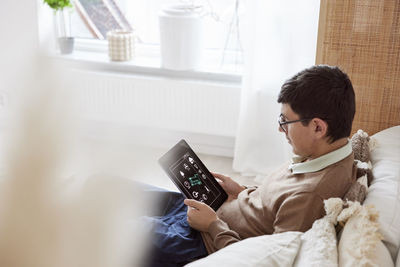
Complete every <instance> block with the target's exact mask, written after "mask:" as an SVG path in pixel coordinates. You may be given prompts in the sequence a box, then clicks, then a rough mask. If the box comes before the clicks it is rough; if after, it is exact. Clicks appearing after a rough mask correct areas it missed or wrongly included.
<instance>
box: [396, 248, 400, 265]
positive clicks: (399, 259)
mask: <svg viewBox="0 0 400 267" xmlns="http://www.w3.org/2000/svg"><path fill="white" fill-rule="evenodd" d="M396 267H400V253H399V252H397V260H396Z"/></svg>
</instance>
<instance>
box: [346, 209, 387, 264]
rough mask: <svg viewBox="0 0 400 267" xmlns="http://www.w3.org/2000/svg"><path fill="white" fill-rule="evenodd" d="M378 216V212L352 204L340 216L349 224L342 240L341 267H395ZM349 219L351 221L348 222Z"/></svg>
mask: <svg viewBox="0 0 400 267" xmlns="http://www.w3.org/2000/svg"><path fill="white" fill-rule="evenodd" d="M378 216H379V215H378V213H377V211H376V210H375V209H374V208H371V207H367V206H360V204H359V203H350V207H349V208H348V209H346V210H343V212H342V214H341V215H339V217H338V220H342V219H341V218H340V217H344V218H343V220H344V221H346V220H347V222H346V224H345V226H344V228H343V232H342V234H341V237H340V241H339V246H338V252H339V253H338V254H339V266H341V267H352V266H379V267H394V262H393V260H392V257H391V255H390V253H389V251H388V249H387V248H386V247H385V245H384V244H383V243H382V241H381V240H380V233H379V223H377V221H378V219H377V218H378ZM347 217H350V218H349V219H347Z"/></svg>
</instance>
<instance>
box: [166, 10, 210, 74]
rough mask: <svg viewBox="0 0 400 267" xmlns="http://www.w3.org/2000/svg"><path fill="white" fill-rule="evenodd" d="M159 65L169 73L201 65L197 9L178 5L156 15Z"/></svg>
mask: <svg viewBox="0 0 400 267" xmlns="http://www.w3.org/2000/svg"><path fill="white" fill-rule="evenodd" d="M159 24H160V25H159V26H160V47H161V66H162V67H163V68H166V69H171V70H180V71H184V70H195V69H198V68H199V67H200V66H201V59H202V52H203V21H202V18H201V17H200V14H199V12H198V7H193V6H192V5H188V4H186V5H185V4H177V5H170V6H167V7H165V8H164V9H163V10H162V11H161V12H160V14H159Z"/></svg>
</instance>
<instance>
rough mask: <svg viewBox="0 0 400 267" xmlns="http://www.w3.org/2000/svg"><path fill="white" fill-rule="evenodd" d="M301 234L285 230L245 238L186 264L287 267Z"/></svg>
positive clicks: (291, 261) (294, 255) (298, 244)
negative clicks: (283, 231)
mask: <svg viewBox="0 0 400 267" xmlns="http://www.w3.org/2000/svg"><path fill="white" fill-rule="evenodd" d="M302 234H303V233H301V232H285V233H279V234H274V235H263V236H258V237H252V238H247V239H245V240H242V241H240V242H237V243H234V244H231V245H229V246H227V247H225V248H223V249H220V250H218V251H217V252H214V253H212V254H210V255H208V256H207V257H205V258H203V259H200V260H197V261H195V262H192V263H190V264H188V265H186V266H190V267H196V266H207V267H208V266H230V267H235V266H237V267H246V266H253V267H262V266H265V267H267V266H268V267H274V266H276V267H285V266H288V267H289V266H292V264H293V261H294V258H295V257H296V254H297V251H298V249H299V247H300V236H301V235H302Z"/></svg>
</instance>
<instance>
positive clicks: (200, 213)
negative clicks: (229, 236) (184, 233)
mask: <svg viewBox="0 0 400 267" xmlns="http://www.w3.org/2000/svg"><path fill="white" fill-rule="evenodd" d="M184 203H185V205H187V206H188V211H187V221H188V223H189V225H190V226H191V227H193V228H194V229H196V230H199V231H202V232H208V227H209V226H210V224H211V223H212V222H214V221H216V220H217V218H218V217H217V214H216V213H215V211H214V210H213V209H212V208H211V207H210V206H208V205H207V204H205V203H202V202H200V201H197V200H194V199H185V200H184Z"/></svg>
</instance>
